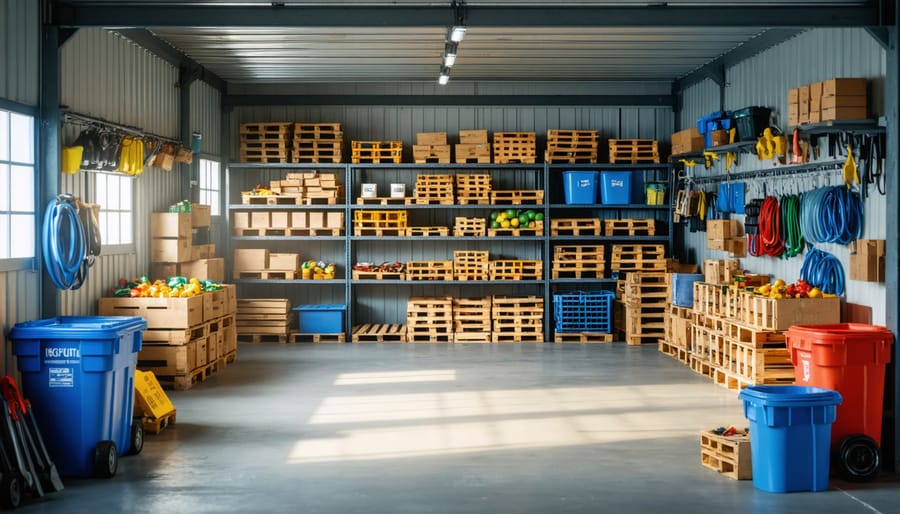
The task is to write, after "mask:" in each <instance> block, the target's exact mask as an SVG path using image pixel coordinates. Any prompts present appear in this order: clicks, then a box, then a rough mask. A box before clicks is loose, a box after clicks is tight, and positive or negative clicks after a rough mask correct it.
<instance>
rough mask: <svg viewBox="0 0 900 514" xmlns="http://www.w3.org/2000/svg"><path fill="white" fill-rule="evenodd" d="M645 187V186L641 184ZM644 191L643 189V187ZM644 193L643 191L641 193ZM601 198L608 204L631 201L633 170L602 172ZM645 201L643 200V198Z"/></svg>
mask: <svg viewBox="0 0 900 514" xmlns="http://www.w3.org/2000/svg"><path fill="white" fill-rule="evenodd" d="M641 187H642V188H643V186H641ZM642 191H643V189H642ZM641 194H643V193H641ZM600 199H601V202H602V203H604V204H606V205H624V204H628V203H630V202H631V172H630V171H602V172H600ZM642 202H643V200H642Z"/></svg>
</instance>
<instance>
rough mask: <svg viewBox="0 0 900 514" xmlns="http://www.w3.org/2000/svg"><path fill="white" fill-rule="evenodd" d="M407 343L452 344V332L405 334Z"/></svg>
mask: <svg viewBox="0 0 900 514" xmlns="http://www.w3.org/2000/svg"><path fill="white" fill-rule="evenodd" d="M406 342H407V343H452V342H453V332H448V333H446V334H410V333H407V334H406Z"/></svg>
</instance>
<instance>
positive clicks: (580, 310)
mask: <svg viewBox="0 0 900 514" xmlns="http://www.w3.org/2000/svg"><path fill="white" fill-rule="evenodd" d="M614 298H615V293H613V292H611V291H596V292H590V293H584V292H574V293H564V294H556V295H553V319H554V322H555V326H556V331H557V332H604V333H610V332H612V302H613V299H614Z"/></svg>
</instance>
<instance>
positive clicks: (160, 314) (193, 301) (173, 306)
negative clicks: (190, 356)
mask: <svg viewBox="0 0 900 514" xmlns="http://www.w3.org/2000/svg"><path fill="white" fill-rule="evenodd" d="M203 312H204V311H203V296H202V295H201V296H193V297H190V298H100V301H99V305H98V314H99V315H100V316H139V317H142V318H144V319H145V320H147V328H148V329H156V328H164V329H169V328H190V327H194V326H196V325H199V324H201V323H203Z"/></svg>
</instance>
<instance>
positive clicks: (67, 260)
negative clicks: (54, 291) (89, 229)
mask: <svg viewBox="0 0 900 514" xmlns="http://www.w3.org/2000/svg"><path fill="white" fill-rule="evenodd" d="M42 248H43V253H44V266H45V267H46V269H47V274H48V275H50V280H51V281H53V285H55V286H56V287H57V288H58V289H78V288H80V287H81V285H82V284H83V283H84V279H85V278H86V276H87V273H86V272H85V273H82V272H81V271H82V265H83V264H84V262H85V256H86V252H87V244H86V241H85V235H84V226H83V225H82V224H81V219H80V218H79V217H78V210H77V209H76V208H75V200H74V198H72V196H71V195H59V196H58V197H57V198H56V199H55V200H51V201H50V202H49V203H48V204H47V209H46V210H45V211H44V225H43V231H42Z"/></svg>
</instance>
